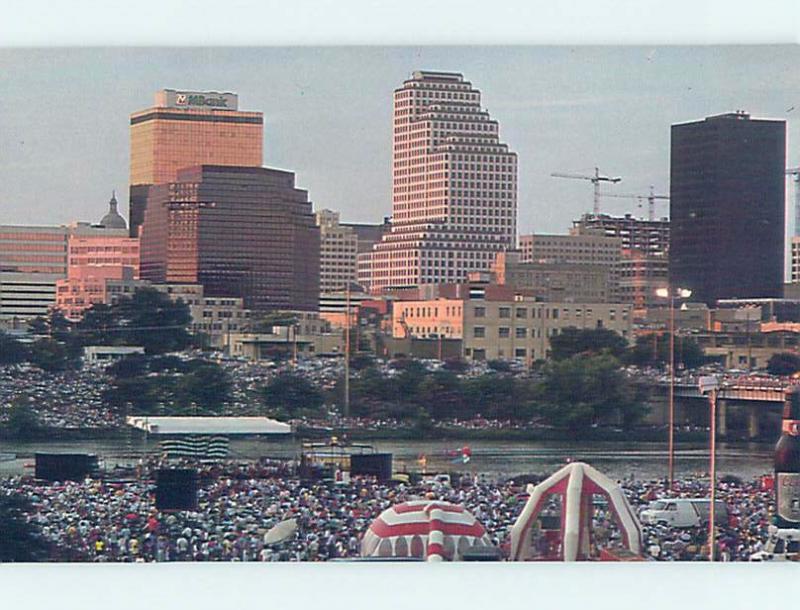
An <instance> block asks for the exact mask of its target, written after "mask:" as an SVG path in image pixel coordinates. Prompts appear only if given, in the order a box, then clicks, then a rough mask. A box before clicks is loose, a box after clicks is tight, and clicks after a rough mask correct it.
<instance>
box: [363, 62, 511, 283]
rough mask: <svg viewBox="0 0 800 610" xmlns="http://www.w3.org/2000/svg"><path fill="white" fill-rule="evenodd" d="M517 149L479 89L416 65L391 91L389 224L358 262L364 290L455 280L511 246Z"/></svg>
mask: <svg viewBox="0 0 800 610" xmlns="http://www.w3.org/2000/svg"><path fill="white" fill-rule="evenodd" d="M516 225H517V155H516V153H514V152H511V151H509V149H508V146H507V145H506V144H504V143H502V142H501V141H500V138H499V129H498V123H497V121H495V120H493V119H492V118H491V117H490V116H489V113H488V112H487V111H486V110H484V109H483V108H482V107H481V94H480V91H478V90H477V89H475V88H474V87H473V86H472V84H471V83H469V82H468V81H465V80H464V77H463V76H462V75H461V74H457V73H451V72H414V73H413V74H412V76H411V78H410V79H409V80H407V81H405V82H404V83H403V86H402V87H400V88H399V89H396V90H395V92H394V131H393V148H392V222H391V230H390V231H389V232H387V233H385V234H384V235H383V237H382V239H381V241H380V242H379V243H377V244H376V245H375V246H374V247H373V250H372V252H371V253H370V254H367V255H362V256H361V257H360V261H359V281H361V282H362V283H364V284H366V285H367V286H368V287H369V289H370V291H372V292H380V291H383V290H384V289H386V288H390V287H392V288H396V287H405V286H419V285H422V284H436V283H442V282H460V281H464V280H466V279H467V275H468V273H470V272H471V271H488V270H489V268H490V266H491V263H492V260H493V258H494V254H495V252H498V251H503V250H506V249H508V248H513V247H514V245H515V239H516V228H517V227H516Z"/></svg>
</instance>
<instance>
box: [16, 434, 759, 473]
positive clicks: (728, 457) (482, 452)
mask: <svg viewBox="0 0 800 610" xmlns="http://www.w3.org/2000/svg"><path fill="white" fill-rule="evenodd" d="M371 444H372V445H373V446H374V447H375V449H376V450H377V451H383V452H388V453H392V454H394V468H395V470H396V471H401V470H404V469H407V470H420V469H421V467H420V464H419V462H418V459H419V457H420V456H421V455H425V456H426V459H427V470H428V472H444V471H451V470H454V471H458V472H474V473H484V474H487V475H489V476H491V477H493V478H501V477H507V476H513V475H520V474H549V473H552V472H553V471H554V470H556V469H557V468H558V467H559V466H561V465H563V464H564V463H565V462H566V461H567V460H573V461H576V460H579V461H584V462H587V463H589V464H591V465H593V466H595V467H596V468H598V469H599V470H601V471H603V472H605V473H606V474H608V475H609V476H611V477H613V478H623V477H630V476H631V475H633V477H634V478H637V479H654V478H664V477H665V476H666V472H667V451H666V443H646V442H630V443H626V442H620V441H615V442H579V441H577V442H576V441H572V442H565V441H474V440H472V441H463V442H459V441H457V440H448V441H398V440H387V441H374V442H372V443H371ZM465 445H467V446H469V447H470V449H471V451H472V458H471V460H470V461H469V463H468V464H463V463H462V462H461V460H460V459H457V458H454V457H451V455H450V454H452V453H453V452H459V453H460V449H461V447H463V446H465ZM230 447H231V455H230V457H231V458H240V459H243V460H247V459H255V458H258V457H261V456H267V457H279V458H292V457H297V456H298V455H299V453H300V442H299V441H297V440H295V439H285V440H272V439H263V440H262V439H257V438H247V439H232V440H231V446H230ZM36 451H42V452H54V453H58V452H63V453H67V452H75V453H96V454H97V455H98V456H100V457H101V458H103V460H104V464H105V466H106V467H107V468H110V467H113V466H114V465H115V464H131V463H133V462H135V461H136V460H137V459H138V457H140V456H141V455H143V454H145V453H147V452H158V441H155V440H153V439H152V438H150V439H148V440H147V441H145V440H144V439H141V438H140V439H131V440H130V441H125V440H113V441H102V440H99V441H97V440H93V441H64V442H48V443H41V442H38V443H23V442H12V443H9V442H0V476H11V475H14V474H20V473H23V472H32V469H31V467H30V465H31V463H32V462H33V454H34V453H35V452H36ZM771 469H772V446H771V445H769V444H756V443H735V444H733V443H718V444H717V472H718V475H719V476H720V477H721V476H724V475H726V474H733V475H736V476H738V477H740V478H743V479H749V478H752V477H755V476H758V475H761V474H764V473H767V472H769V471H770V470H771ZM707 471H708V448H707V445H703V444H688V443H680V444H678V445H677V451H676V457H675V473H676V476H677V477H680V476H682V475H688V474H696V473H700V472H707Z"/></svg>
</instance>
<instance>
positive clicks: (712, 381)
mask: <svg viewBox="0 0 800 610" xmlns="http://www.w3.org/2000/svg"><path fill="white" fill-rule="evenodd" d="M698 385H699V389H700V393H701V394H706V393H708V404H709V407H710V409H709V410H710V412H711V413H710V418H711V433H710V434H711V439H710V443H709V444H710V449H709V452H710V453H711V456H710V458H709V462H710V464H709V469H708V470H709V474H708V476H709V479H711V480H710V481H709V483H708V485H709V488H710V494H709V495H710V496H711V505H710V506H709V508H708V560H709V561H714V546H715V543H716V539H717V535H716V534H717V521H716V516H717V505H716V501H717V392H718V391H719V380H718V379H717V378H716V377H714V376H713V375H710V376H706V377H701V378H700V381H699V384H698Z"/></svg>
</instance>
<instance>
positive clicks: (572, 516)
mask: <svg viewBox="0 0 800 610" xmlns="http://www.w3.org/2000/svg"><path fill="white" fill-rule="evenodd" d="M528 492H529V493H530V498H528V502H527V504H525V508H524V509H522V513H521V514H520V516H519V518H518V519H517V521H516V523H514V526H513V527H512V528H511V561H526V560H529V559H531V558H533V552H532V551H533V550H532V549H531V528H532V527H533V526H534V524H535V523H536V520H537V518H538V516H539V514H540V513H541V511H542V509H543V508H544V507H545V505H546V502H547V500H548V498H549V497H551V496H554V495H556V496H561V498H562V500H563V501H562V503H561V506H562V508H561V545H560V549H561V551H560V554H561V557H560V559H561V560H562V561H578V560H584V559H588V558H589V550H590V549H589V546H590V535H591V524H592V511H591V509H592V496H593V495H600V496H604V497H605V498H606V499H607V500H608V507H609V509H610V511H611V514H612V515H613V518H614V521H615V522H616V524H617V526H618V527H619V529H620V533H621V534H622V542H623V544H624V545H625V547H626V548H627V549H628V551H630V552H631V553H633V554H634V555H639V554H640V553H641V545H642V527H641V524H640V523H639V519H638V517H637V516H636V513H634V512H633V509H632V508H631V506H630V504H628V500H627V499H626V498H625V496H624V495H623V493H622V489H621V488H620V487H619V485H617V484H616V483H615V482H614V481H612V480H611V479H609V478H608V477H607V476H606V475H604V474H603V473H602V472H600V471H598V470H596V469H594V468H592V467H591V466H589V464H584V463H583V462H574V463H572V464H568V465H567V466H564V467H563V468H562V469H561V470H559V471H558V472H556V473H554V474H552V475H551V476H550V477H548V478H547V479H545V480H544V481H542V482H541V483H539V484H538V485H536V486H535V487H534V486H533V485H529V486H528Z"/></svg>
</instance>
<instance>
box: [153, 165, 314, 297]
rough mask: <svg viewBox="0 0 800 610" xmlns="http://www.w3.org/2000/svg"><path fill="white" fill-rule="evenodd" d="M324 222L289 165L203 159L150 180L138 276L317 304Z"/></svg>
mask: <svg viewBox="0 0 800 610" xmlns="http://www.w3.org/2000/svg"><path fill="white" fill-rule="evenodd" d="M319 246H320V240H319V228H318V227H317V226H316V224H315V221H314V215H313V214H312V211H311V203H310V202H309V201H308V193H307V192H306V191H304V190H301V189H298V188H295V183H294V174H293V173H292V172H287V171H281V170H276V169H269V168H265V167H230V166H222V165H199V166H194V167H188V168H185V169H182V170H179V171H178V175H177V179H176V180H174V181H172V182H168V183H165V184H158V185H155V186H153V187H151V188H150V193H149V196H148V197H147V201H146V206H145V216H144V222H143V224H142V230H141V277H142V278H143V279H146V280H149V281H151V282H154V283H184V284H202V286H203V288H204V294H205V296H207V297H231V298H242V299H244V306H245V307H247V308H249V309H256V310H276V309H281V310H301V311H317V310H318V308H319Z"/></svg>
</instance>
